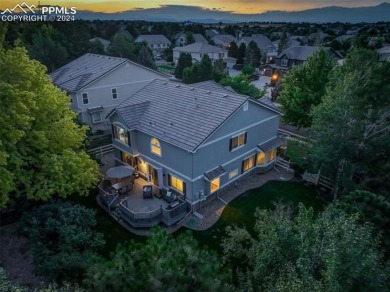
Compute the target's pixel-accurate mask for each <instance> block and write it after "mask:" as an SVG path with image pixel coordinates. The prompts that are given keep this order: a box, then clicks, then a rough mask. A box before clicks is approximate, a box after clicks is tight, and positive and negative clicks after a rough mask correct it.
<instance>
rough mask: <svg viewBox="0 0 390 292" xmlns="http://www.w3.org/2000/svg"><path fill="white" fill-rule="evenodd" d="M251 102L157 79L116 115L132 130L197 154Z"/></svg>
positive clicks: (244, 97)
mask: <svg viewBox="0 0 390 292" xmlns="http://www.w3.org/2000/svg"><path fill="white" fill-rule="evenodd" d="M248 99H249V97H247V96H243V95H238V94H235V93H233V92H229V93H221V92H214V91H207V90H203V89H200V88H197V87H192V86H187V85H184V84H180V83H176V82H170V81H164V80H159V79H156V80H154V81H152V82H151V83H149V84H148V85H147V86H145V87H144V88H143V89H141V90H140V91H138V92H136V93H135V94H133V95H132V96H130V97H129V98H128V99H127V100H126V101H124V102H123V103H121V104H120V105H119V106H118V107H117V108H116V110H115V111H116V112H117V113H118V115H119V116H120V117H121V118H122V119H123V120H124V121H125V122H126V125H127V126H128V127H129V128H130V129H135V130H139V131H141V132H144V133H147V134H149V135H151V136H153V137H156V138H157V139H161V140H162V141H165V142H168V143H170V144H173V145H175V146H177V147H180V148H182V149H185V150H188V151H195V150H196V149H197V147H199V146H200V145H201V144H202V143H203V141H204V140H205V139H207V138H208V137H209V136H210V135H211V134H212V133H213V132H214V131H215V130H216V129H217V128H218V127H219V126H220V125H222V124H223V123H224V121H225V120H226V119H228V118H229V117H230V116H231V115H232V114H233V113H234V112H235V111H237V110H238V109H239V108H240V107H241V106H242V105H243V103H245V102H246V101H247V100H248Z"/></svg>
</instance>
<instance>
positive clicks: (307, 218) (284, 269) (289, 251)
mask: <svg viewBox="0 0 390 292" xmlns="http://www.w3.org/2000/svg"><path fill="white" fill-rule="evenodd" d="M293 214H294V212H293V210H292V209H290V208H288V207H286V206H281V205H279V206H278V207H277V208H276V210H275V211H270V210H264V209H261V210H260V209H258V210H257V212H256V217H257V219H256V224H255V228H254V233H255V235H254V236H252V235H251V234H250V233H249V232H248V231H247V230H245V229H241V228H237V227H229V228H228V229H227V232H228V237H227V238H226V239H224V240H223V242H222V245H223V248H224V254H225V255H226V256H225V258H226V260H228V261H232V262H233V263H234V262H237V261H239V262H240V263H245V264H244V265H243V266H241V267H238V271H237V278H238V284H239V290H240V291H259V290H260V291H261V290H264V291H356V289H359V290H361V291H362V290H363V291H365V290H367V291H368V290H372V291H382V290H383V289H386V287H387V284H388V280H389V266H388V264H387V263H385V261H384V257H383V254H382V252H381V251H380V249H379V248H378V242H377V240H376V239H375V237H374V236H373V234H372V232H371V229H370V228H369V227H368V226H361V225H360V224H358V222H357V218H356V217H355V216H348V215H346V214H344V213H343V212H341V211H340V210H338V209H337V208H334V207H329V208H327V209H326V210H325V211H324V212H322V213H320V214H319V215H318V218H317V217H316V216H315V215H314V212H313V209H311V208H310V209H306V208H305V207H304V206H303V205H302V204H301V205H300V206H299V210H298V214H297V215H296V216H294V215H293Z"/></svg>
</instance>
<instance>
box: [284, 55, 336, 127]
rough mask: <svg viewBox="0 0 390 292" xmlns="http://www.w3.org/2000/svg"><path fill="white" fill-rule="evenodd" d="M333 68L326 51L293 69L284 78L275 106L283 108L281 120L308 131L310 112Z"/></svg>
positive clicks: (318, 99)
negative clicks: (277, 103) (277, 104)
mask: <svg viewBox="0 0 390 292" xmlns="http://www.w3.org/2000/svg"><path fill="white" fill-rule="evenodd" d="M335 65H336V62H335V60H334V58H332V57H331V56H330V55H329V54H328V53H327V52H326V51H325V50H319V51H317V52H316V53H314V54H313V55H312V56H310V57H309V58H308V59H307V61H306V62H305V63H304V64H302V65H300V66H296V67H293V68H292V69H291V70H290V71H289V73H288V74H287V75H286V77H284V78H283V90H282V91H281V93H280V95H279V97H278V102H279V103H280V104H281V105H282V106H283V112H284V116H283V119H284V121H285V122H286V123H291V124H293V125H295V126H297V127H310V125H311V123H312V110H313V108H314V107H315V106H317V105H318V104H320V103H321V100H322V98H323V96H324V95H325V88H326V84H327V83H328V81H329V77H330V72H331V71H332V69H333V68H334V66H335Z"/></svg>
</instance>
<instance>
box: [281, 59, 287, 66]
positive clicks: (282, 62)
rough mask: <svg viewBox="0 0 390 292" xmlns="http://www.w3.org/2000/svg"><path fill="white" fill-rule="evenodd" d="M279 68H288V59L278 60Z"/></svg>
mask: <svg viewBox="0 0 390 292" xmlns="http://www.w3.org/2000/svg"><path fill="white" fill-rule="evenodd" d="M280 66H282V67H287V66H288V59H284V58H283V59H281V60H280Z"/></svg>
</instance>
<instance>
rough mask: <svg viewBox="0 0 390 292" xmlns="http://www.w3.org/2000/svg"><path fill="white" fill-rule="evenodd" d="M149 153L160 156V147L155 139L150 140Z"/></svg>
mask: <svg viewBox="0 0 390 292" xmlns="http://www.w3.org/2000/svg"><path fill="white" fill-rule="evenodd" d="M150 152H152V153H153V154H156V155H158V156H161V145H160V142H159V141H158V140H157V139H156V138H152V139H151V140H150Z"/></svg>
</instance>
